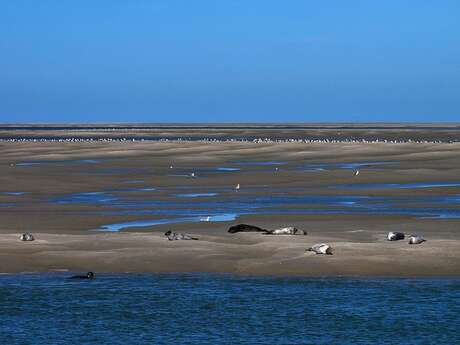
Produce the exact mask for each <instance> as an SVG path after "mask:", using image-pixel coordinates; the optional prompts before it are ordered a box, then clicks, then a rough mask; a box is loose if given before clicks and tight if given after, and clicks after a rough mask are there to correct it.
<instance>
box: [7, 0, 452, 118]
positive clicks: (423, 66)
mask: <svg viewBox="0 0 460 345" xmlns="http://www.w3.org/2000/svg"><path fill="white" fill-rule="evenodd" d="M459 18H460V1H458V0H452V1H442V0H438V1H434V0H433V1H430V0H426V1H423V0H418V1H415V0H414V1H405V0H385V1H372V0H368V1H354V0H349V1H343V0H322V1H319V0H318V1H308V0H288V1H274V0H260V1H259V0H241V1H237V0H225V1H216V0H214V1H211V0H209V1H204V0H194V1H190V0H183V1H179V0H157V1H154V0H150V1H147V0H129V1H128V0H123V1H122V0H110V1H109V0H105V1H104V0H98V1H94V0H91V1H90V0H79V1H70V0H54V1H51V0H40V1H36V0H29V1H23V0H14V1H10V0H0V122H218V121H222V122H263V121H267V122H276V121H281V122H284V121H290V122H303V121H307V122H310V121H361V122H369V121H460V20H459Z"/></svg>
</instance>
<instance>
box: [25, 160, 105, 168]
mask: <svg viewBox="0 0 460 345" xmlns="http://www.w3.org/2000/svg"><path fill="white" fill-rule="evenodd" d="M99 162H100V161H98V160H95V159H79V160H67V161H55V160H42V161H30V162H19V163H16V166H18V167H29V166H35V165H44V164H46V165H57V166H59V165H69V164H97V163H99Z"/></svg>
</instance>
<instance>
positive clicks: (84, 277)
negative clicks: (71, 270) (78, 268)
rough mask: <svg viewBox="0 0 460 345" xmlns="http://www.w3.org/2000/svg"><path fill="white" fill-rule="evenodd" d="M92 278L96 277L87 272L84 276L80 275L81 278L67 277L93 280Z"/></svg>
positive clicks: (78, 277)
mask: <svg viewBox="0 0 460 345" xmlns="http://www.w3.org/2000/svg"><path fill="white" fill-rule="evenodd" d="M94 278H96V276H95V275H94V272H88V273H86V275H85V276H83V275H81V276H72V277H69V279H94Z"/></svg>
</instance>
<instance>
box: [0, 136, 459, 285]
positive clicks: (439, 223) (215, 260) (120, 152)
mask: <svg viewBox="0 0 460 345" xmlns="http://www.w3.org/2000/svg"><path fill="white" fill-rule="evenodd" d="M0 152H1V156H0V185H1V186H2V187H1V188H2V190H1V191H0V192H7V193H18V192H25V194H23V195H4V194H0V219H1V222H0V272H32V271H33V272H35V271H51V270H69V271H87V270H93V271H97V272H103V271H104V272H225V273H237V274H281V275H283V274H286V275H289V274H296V275H313V276H318V275H319V276H328V275H333V276H341V275H344V276H349V275H352V276H452V275H459V274H460V229H459V225H460V219H420V218H416V217H411V216H402V215H335V214H329V215H324V214H323V215H320V214H319V215H315V214H310V215H286V214H276V213H274V214H264V215H244V216H241V217H238V218H237V219H236V220H234V221H230V222H198V223H192V222H188V223H176V224H163V225H158V226H151V227H142V228H128V229H124V230H122V231H121V232H118V233H106V232H96V231H93V230H94V229H98V228H100V227H101V226H103V225H104V224H110V223H117V222H126V221H132V220H140V219H152V218H155V217H157V216H151V215H150V216H147V215H146V216H139V215H137V216H133V215H123V214H116V213H114V214H111V215H103V214H101V212H100V211H114V210H113V209H112V208H111V207H110V205H107V204H104V205H98V204H94V205H93V204H91V205H89V204H81V205H75V204H56V203H51V202H49V200H51V199H53V198H55V197H57V196H62V195H66V194H71V193H82V192H95V191H103V190H114V189H120V188H130V187H133V186H139V188H149V187H154V188H156V189H157V190H158V191H157V192H156V193H155V199H156V200H158V201H162V200H167V199H168V198H169V194H170V188H171V187H174V188H179V189H180V188H182V187H184V188H192V189H193V192H195V191H197V192H200V193H203V192H204V193H205V192H206V191H208V190H209V188H210V186H212V187H215V188H230V189H231V188H233V187H234V186H235V185H236V184H237V183H240V184H241V186H242V188H241V193H245V189H249V188H255V189H256V190H257V193H260V195H265V196H266V195H270V193H271V192H270V188H271V187H273V188H275V187H276V188H278V189H284V190H286V191H288V192H289V193H291V194H292V195H297V194H312V195H318V194H321V195H337V194H340V193H343V194H345V193H346V194H353V193H354V194H356V195H362V194H363V193H364V194H367V195H372V196H386V195H389V194H391V195H397V196H410V195H420V196H430V195H433V194H436V195H440V194H441V195H451V196H455V195H458V194H460V192H459V191H460V188H459V187H444V188H420V189H398V190H391V191H389V190H388V189H372V190H359V191H357V190H338V189H330V188H328V186H331V185H338V184H350V183H369V184H378V183H414V182H433V181H436V182H442V181H445V182H451V181H459V180H460V144H457V143H451V144H448V143H426V144H423V143H417V144H415V143H399V144H391V143H372V144H370V143H317V144H312V143H310V144H308V143H275V142H271V143H251V142H217V143H209V142H200V141H194V142H185V141H182V142H176V141H169V142H130V143H126V142H82V143H78V142H75V143H69V142H64V143H57V142H36V143H33V142H1V143H0ZM80 160H94V162H91V163H89V162H86V163H82V162H79V161H80ZM37 161H42V164H38V165H32V166H21V165H19V164H18V163H21V162H22V163H24V162H37ZM47 161H52V162H54V163H46V162H47ZM56 161H57V162H61V163H55V162H56ZM241 161H248V162H253V161H277V162H283V163H284V164H283V165H280V166H279V170H275V166H268V167H267V166H252V167H249V168H248V169H243V170H241V171H234V172H231V173H228V174H225V173H222V174H217V173H203V174H202V175H198V176H197V177H196V178H190V177H187V176H171V175H174V174H172V173H171V170H178V171H180V172H181V173H182V172H184V171H185V172H189V171H194V170H197V169H201V168H202V169H206V168H209V167H228V166H230V167H231V166H233V165H234V164H233V163H234V162H241ZM357 161H386V162H397V164H390V165H382V166H379V167H378V168H376V167H373V168H371V167H368V168H363V169H361V173H360V175H359V176H357V177H355V176H353V170H350V169H330V170H326V171H316V172H305V171H301V170H299V169H294V168H293V167H294V166H297V165H298V164H300V163H309V162H311V163H315V164H318V163H337V162H357ZM62 162H64V163H62ZM170 165H173V167H174V168H173V169H170V168H169V167H170ZM276 167H278V166H276ZM178 175H180V174H178ZM136 181H137V182H136ZM140 181H141V182H140ZM148 197H149V198H151V195H150V196H149V194H148V193H147V192H146V193H136V194H135V195H133V198H138V199H139V200H143V199H145V198H148ZM217 200H219V197H218V198H217ZM222 200H225V198H224V196H222ZM193 202H194V200H190V203H193ZM300 207H304V206H300ZM311 207H312V208H314V207H315V206H314V205H312V206H311ZM158 217H159V216H158ZM159 218H160V217H159ZM238 223H248V224H254V225H258V226H262V227H266V228H270V229H272V228H276V227H280V226H289V225H292V226H296V227H298V228H302V229H305V230H307V231H308V233H309V234H308V235H307V236H264V235H261V234H236V235H231V234H228V233H227V229H228V228H229V227H230V226H231V225H234V224H238ZM168 229H171V230H173V231H176V232H187V233H190V234H193V235H195V236H196V237H198V238H199V241H168V240H167V239H166V238H165V237H164V236H163V233H164V232H165V231H166V230H168ZM24 231H30V232H32V233H33V234H34V235H35V237H36V238H37V240H36V241H34V242H27V243H26V242H20V241H19V240H18V237H19V234H20V233H22V232H24ZM388 231H403V232H405V233H418V234H421V235H423V236H424V237H425V238H426V239H427V240H428V241H427V242H425V243H423V244H422V245H415V246H409V245H408V244H407V242H406V241H398V242H388V241H386V240H385V236H386V233H388ZM318 242H327V243H329V244H330V245H332V247H333V248H334V255H332V256H322V255H315V254H313V253H309V252H305V249H306V248H307V247H309V246H311V245H313V244H315V243H318Z"/></svg>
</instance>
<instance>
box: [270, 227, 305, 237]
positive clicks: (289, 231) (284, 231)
mask: <svg viewBox="0 0 460 345" xmlns="http://www.w3.org/2000/svg"><path fill="white" fill-rule="evenodd" d="M306 234H307V232H306V231H304V230H299V229H297V228H295V227H293V226H288V227H285V228H280V229H275V230H268V231H267V232H266V233H265V235H306Z"/></svg>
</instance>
